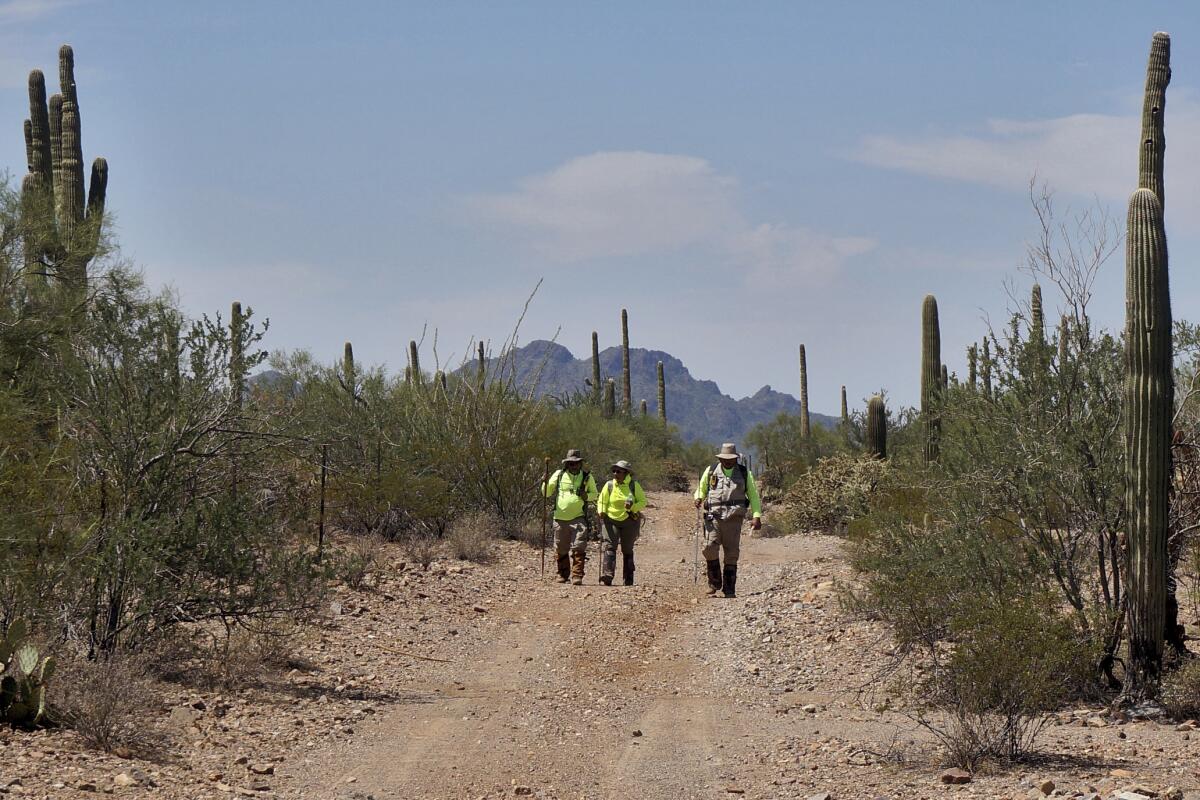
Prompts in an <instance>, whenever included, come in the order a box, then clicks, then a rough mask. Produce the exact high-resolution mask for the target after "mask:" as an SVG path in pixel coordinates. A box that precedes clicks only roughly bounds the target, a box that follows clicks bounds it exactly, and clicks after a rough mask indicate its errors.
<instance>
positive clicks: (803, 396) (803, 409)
mask: <svg viewBox="0 0 1200 800" xmlns="http://www.w3.org/2000/svg"><path fill="white" fill-rule="evenodd" d="M800 435H801V436H803V437H804V438H805V439H807V438H808V437H809V436H811V435H812V429H811V428H810V427H809V424H808V359H807V358H805V355H804V345H800Z"/></svg>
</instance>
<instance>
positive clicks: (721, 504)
mask: <svg viewBox="0 0 1200 800" xmlns="http://www.w3.org/2000/svg"><path fill="white" fill-rule="evenodd" d="M701 507H703V508H704V509H705V513H704V551H703V552H704V560H705V561H706V562H707V564H708V594H709V596H710V597H711V596H712V595H715V594H716V593H717V592H722V593H723V594H724V595H725V596H726V597H735V596H736V588H737V563H738V555H739V553H740V552H741V543H742V521H743V520H745V518H746V512H747V511H749V512H750V513H751V514H753V515H754V522H753V523H751V527H752V528H754V530H758V529H759V528H761V527H762V500H761V499H760V498H759V496H758V486H757V485H756V484H755V483H754V473H752V472H751V471H750V470H749V469H748V468H747V467H746V466H744V465H743V464H741V463H740V462H739V461H738V451H737V446H736V445H734V444H732V443H728V442H727V443H725V444H723V445H721V452H719V453H717V463H716V464H714V465H713V466H711V467H706V468H705V470H704V474H703V475H701V476H700V487H699V488H698V489H696V508H701ZM722 548H724V550H725V569H724V571H722V570H721V549H722Z"/></svg>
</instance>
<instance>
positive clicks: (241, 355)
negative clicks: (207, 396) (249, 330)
mask: <svg viewBox="0 0 1200 800" xmlns="http://www.w3.org/2000/svg"><path fill="white" fill-rule="evenodd" d="M245 327H246V326H245V318H244V317H243V316H242V304H241V303H234V304H233V306H232V307H231V308H230V309H229V396H230V399H231V400H232V401H233V407H234V408H235V409H237V411H238V413H241V410H242V394H243V393H244V391H245V388H246V353H245V342H246V336H245Z"/></svg>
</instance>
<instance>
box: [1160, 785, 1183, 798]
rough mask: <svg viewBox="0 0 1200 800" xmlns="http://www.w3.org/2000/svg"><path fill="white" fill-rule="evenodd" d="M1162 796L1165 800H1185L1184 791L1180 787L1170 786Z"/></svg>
mask: <svg viewBox="0 0 1200 800" xmlns="http://www.w3.org/2000/svg"><path fill="white" fill-rule="evenodd" d="M1162 796H1163V800H1183V789H1180V788H1179V787H1178V786H1168V787H1167V788H1166V789H1165V790H1164V791H1163V793H1162Z"/></svg>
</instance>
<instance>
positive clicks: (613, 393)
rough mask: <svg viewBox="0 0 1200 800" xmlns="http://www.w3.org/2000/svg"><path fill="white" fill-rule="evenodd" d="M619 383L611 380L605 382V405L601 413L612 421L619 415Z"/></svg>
mask: <svg viewBox="0 0 1200 800" xmlns="http://www.w3.org/2000/svg"><path fill="white" fill-rule="evenodd" d="M616 405H617V382H616V381H614V380H613V379H612V378H609V379H608V380H606V381H605V382H604V405H603V406H602V407H601V413H602V414H603V415H604V416H605V417H608V418H609V419H611V418H612V417H613V416H614V415H615V414H616V413H617V408H616Z"/></svg>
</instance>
